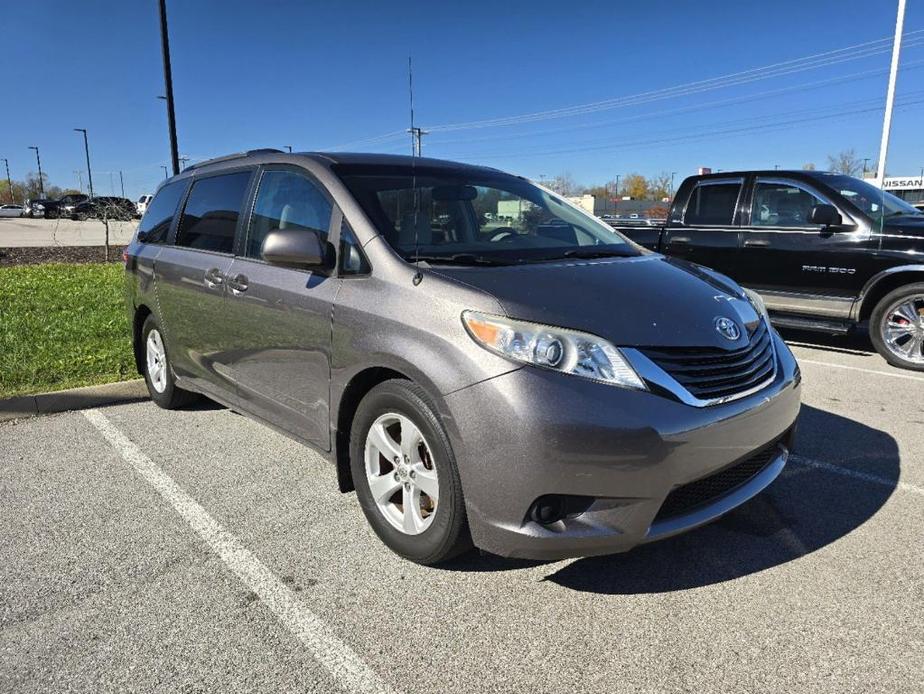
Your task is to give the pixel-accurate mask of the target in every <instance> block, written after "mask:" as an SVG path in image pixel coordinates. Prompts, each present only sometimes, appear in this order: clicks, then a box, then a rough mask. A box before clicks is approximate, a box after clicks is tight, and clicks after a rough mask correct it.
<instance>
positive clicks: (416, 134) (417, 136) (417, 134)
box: [408, 128, 430, 157]
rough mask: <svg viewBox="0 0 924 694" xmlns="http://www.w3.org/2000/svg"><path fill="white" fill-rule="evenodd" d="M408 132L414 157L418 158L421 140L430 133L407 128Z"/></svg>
mask: <svg viewBox="0 0 924 694" xmlns="http://www.w3.org/2000/svg"><path fill="white" fill-rule="evenodd" d="M408 132H409V133H410V134H411V140H412V143H413V151H414V156H415V157H419V156H420V150H421V139H422V138H423V136H424V135H429V134H430V133H429V131H427V130H424V129H423V128H408Z"/></svg>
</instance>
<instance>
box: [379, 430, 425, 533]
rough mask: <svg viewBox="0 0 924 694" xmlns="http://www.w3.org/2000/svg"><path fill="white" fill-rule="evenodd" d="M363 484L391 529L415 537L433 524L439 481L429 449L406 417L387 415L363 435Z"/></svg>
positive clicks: (419, 432) (421, 435) (418, 431)
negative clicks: (364, 438)
mask: <svg viewBox="0 0 924 694" xmlns="http://www.w3.org/2000/svg"><path fill="white" fill-rule="evenodd" d="M365 468H366V480H367V482H368V483H369V490H370V492H371V493H372V498H373V500H374V501H375V505H376V507H377V508H378V509H379V512H380V513H381V514H382V515H383V516H384V517H385V519H386V520H387V521H388V522H389V523H390V524H391V525H392V527H394V528H395V529H397V530H399V531H401V532H402V533H404V534H406V535H419V534H420V533H422V532H424V531H425V530H426V529H427V528H429V527H430V525H431V524H432V523H433V518H434V516H435V514H436V508H437V503H438V501H439V480H438V478H437V472H436V466H435V464H434V460H433V455H432V453H431V448H430V446H429V444H428V443H427V441H426V439H425V438H424V436H423V434H422V433H421V431H420V429H419V428H418V427H417V425H416V424H414V423H413V422H412V421H411V420H410V419H409V418H408V417H406V416H405V415H403V414H398V413H397V412H388V413H386V414H383V415H382V416H380V417H379V418H378V419H376V420H375V421H374V422H373V423H372V426H371V427H370V428H369V432H368V434H366V446H365Z"/></svg>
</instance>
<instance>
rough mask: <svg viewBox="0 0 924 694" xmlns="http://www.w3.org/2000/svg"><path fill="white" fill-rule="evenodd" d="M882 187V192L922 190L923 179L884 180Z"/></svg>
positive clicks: (914, 177) (917, 177)
mask: <svg viewBox="0 0 924 694" xmlns="http://www.w3.org/2000/svg"><path fill="white" fill-rule="evenodd" d="M882 187H883V189H884V190H896V189H901V190H907V189H909V188H911V189H913V188H924V178H922V177H921V176H910V177H904V178H902V177H899V178H885V179H883V181H882Z"/></svg>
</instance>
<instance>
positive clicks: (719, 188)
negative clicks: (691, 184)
mask: <svg viewBox="0 0 924 694" xmlns="http://www.w3.org/2000/svg"><path fill="white" fill-rule="evenodd" d="M740 192H741V183H740V182H739V181H734V182H732V181H729V182H727V183H708V182H705V183H699V184H697V186H696V187H695V188H694V189H693V192H692V193H691V194H690V201H689V202H688V203H687V209H686V212H685V213H684V216H683V223H684V224H686V225H688V226H698V225H700V224H704V225H723V224H731V223H732V222H733V221H734V219H735V205H736V204H737V202H738V195H739V193H740Z"/></svg>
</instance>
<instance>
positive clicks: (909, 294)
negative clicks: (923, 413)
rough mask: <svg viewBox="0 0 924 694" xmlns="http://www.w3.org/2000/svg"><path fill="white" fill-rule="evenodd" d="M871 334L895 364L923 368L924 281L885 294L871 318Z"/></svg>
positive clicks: (916, 369)
mask: <svg viewBox="0 0 924 694" xmlns="http://www.w3.org/2000/svg"><path fill="white" fill-rule="evenodd" d="M869 335H870V339H871V340H872V343H873V346H874V347H875V348H876V351H877V352H879V354H881V355H882V356H883V358H884V359H885V360H886V361H887V362H889V363H890V364H891V365H892V366H897V367H899V368H902V369H911V370H912V371H924V282H918V283H916V284H909V285H906V286H904V287H899V288H898V289H896V290H895V291H893V292H890V293H889V294H886V295H885V296H884V297H883V298H882V300H881V301H880V302H879V303H878V304H876V308H875V309H874V310H873V315H872V316H871V317H870V325H869Z"/></svg>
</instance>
